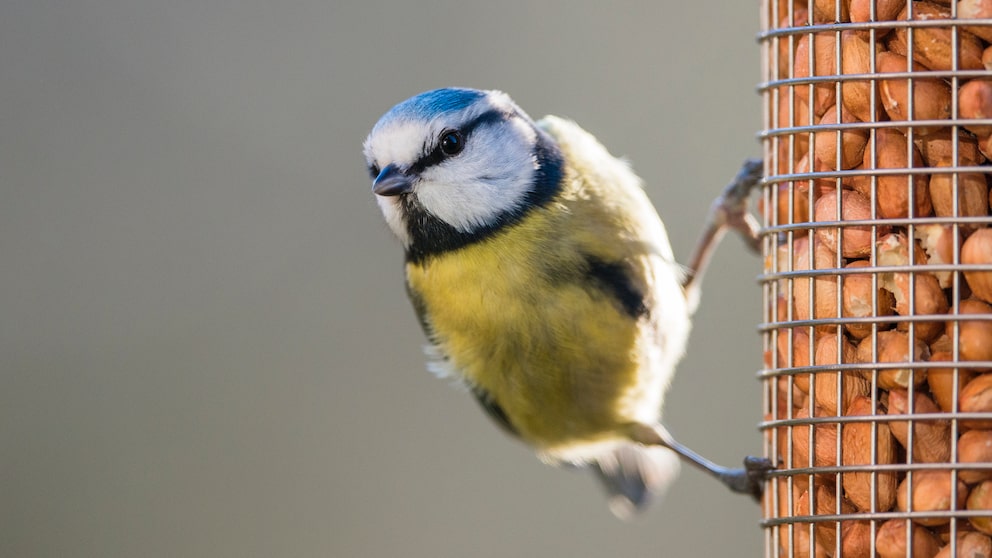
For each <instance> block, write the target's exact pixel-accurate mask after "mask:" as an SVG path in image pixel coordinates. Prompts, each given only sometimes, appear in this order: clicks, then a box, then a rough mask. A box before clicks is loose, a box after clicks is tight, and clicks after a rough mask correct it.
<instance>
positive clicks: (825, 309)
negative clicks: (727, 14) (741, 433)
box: [762, 0, 992, 558]
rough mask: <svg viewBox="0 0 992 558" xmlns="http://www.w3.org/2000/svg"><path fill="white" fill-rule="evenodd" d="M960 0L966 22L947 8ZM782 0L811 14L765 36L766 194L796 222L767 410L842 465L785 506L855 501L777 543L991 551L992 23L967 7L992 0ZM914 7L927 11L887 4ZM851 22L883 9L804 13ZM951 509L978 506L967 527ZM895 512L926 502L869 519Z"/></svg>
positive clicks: (823, 552)
mask: <svg viewBox="0 0 992 558" xmlns="http://www.w3.org/2000/svg"><path fill="white" fill-rule="evenodd" d="M952 4H953V5H954V10H955V12H956V15H957V21H956V23H951V22H950V21H949V23H948V25H947V26H940V25H936V26H935V25H934V24H933V21H934V20H942V19H947V20H951V15H952ZM765 5H766V7H767V9H768V10H769V13H768V18H767V21H769V22H770V25H771V26H772V28H776V27H777V28H789V29H793V30H795V33H787V34H784V35H777V36H776V37H775V38H774V39H765V40H766V41H770V42H771V45H770V46H771V47H772V48H770V49H768V51H767V52H768V54H769V56H770V60H769V61H768V62H769V64H768V65H767V67H768V68H769V70H768V71H769V72H771V75H770V78H769V80H768V81H769V82H770V85H769V88H768V89H767V92H766V96H765V98H766V100H767V102H768V103H769V105H768V107H767V110H766V114H767V115H768V119H769V120H768V128H769V129H770V130H771V131H773V132H774V133H772V134H770V135H769V136H768V137H767V138H766V140H765V143H766V146H767V147H768V149H767V151H766V153H768V157H769V161H768V163H769V168H770V172H769V179H770V180H769V186H768V188H767V190H766V193H765V195H764V196H763V199H762V202H763V209H762V211H763V212H764V217H765V222H766V224H767V225H768V226H769V227H772V228H774V227H777V226H783V225H787V226H788V227H786V228H783V229H782V232H780V233H778V234H776V236H775V239H776V242H775V243H774V245H775V248H776V250H775V252H774V254H766V270H767V271H768V272H770V273H777V272H788V273H786V274H784V275H781V276H779V277H778V278H777V279H775V280H774V285H773V287H774V288H773V289H772V291H771V292H773V293H775V295H776V296H775V297H774V298H773V299H772V300H771V301H770V304H771V305H772V306H773V308H771V309H770V311H769V315H771V316H777V322H779V324H780V325H781V327H780V328H778V329H774V330H773V331H772V332H771V333H770V334H769V335H770V336H771V337H770V343H769V347H770V350H769V352H768V353H766V359H767V361H768V362H767V363H766V364H767V365H768V367H769V368H771V369H780V370H781V373H780V374H778V375H777V376H776V377H775V378H774V379H773V380H772V381H770V382H769V387H770V389H771V390H772V391H773V394H772V395H773V398H772V401H774V405H772V406H771V409H770V410H771V412H770V414H769V416H768V417H767V418H768V419H769V420H771V421H781V420H784V421H790V422H789V423H788V425H786V426H777V427H775V428H774V429H773V431H772V432H769V436H770V439H773V441H774V443H773V444H772V445H773V447H776V448H777V449H778V454H779V455H778V456H777V457H778V458H779V459H780V460H781V463H782V465H783V467H785V468H787V469H804V468H810V467H812V468H826V469H827V470H826V471H813V472H812V473H814V474H812V475H810V474H807V473H797V474H795V475H793V476H791V477H788V482H787V478H786V477H780V478H778V479H776V480H775V481H774V487H775V488H776V489H775V490H774V491H773V492H774V493H775V494H776V497H777V501H775V505H774V506H773V508H774V509H775V510H776V511H777V513H778V514H779V515H778V516H779V517H789V516H807V515H823V514H827V515H834V514H841V515H842V516H848V517H849V518H850V519H842V520H841V521H839V522H832V521H814V522H812V523H806V522H802V521H797V522H796V523H795V529H794V530H793V531H792V532H793V534H794V536H792V537H791V538H789V537H780V541H782V542H781V543H780V546H781V549H780V550H782V551H787V552H791V553H792V555H796V556H809V555H810V554H811V550H812V553H813V554H814V555H815V556H824V557H827V558H830V557H832V556H834V555H837V556H869V552H870V551H869V548H870V547H871V543H872V542H874V548H875V550H876V552H877V555H879V556H882V557H883V558H887V557H889V556H909V555H913V556H924V557H932V556H951V552H952V549H954V548H956V552H957V555H958V556H966V555H967V556H977V555H983V556H990V555H992V538H990V537H989V535H992V217H990V213H992V205H990V204H992V198H990V184H992V181H990V176H992V162H990V159H992V26H990V25H986V24H984V23H983V22H980V21H976V22H974V24H971V25H969V24H967V23H962V22H961V21H960V20H967V19H984V20H987V19H992V0H959V1H956V2H955V1H954V0H946V1H922V0H920V1H917V0H910V1H907V0H822V1H821V0H812V1H806V0H803V1H796V2H793V1H792V0H768V1H767V2H766V3H765ZM907 20H912V21H921V22H922V21H926V22H928V23H927V24H925V25H924V24H921V25H919V26H912V25H909V26H907V25H906V24H904V23H887V22H905V21H907ZM951 21H955V20H951ZM848 22H852V23H872V22H874V23H875V24H874V25H872V26H870V27H871V28H870V29H869V28H868V27H866V26H865V25H854V26H851V27H850V28H849V29H845V28H844V26H843V25H840V26H836V27H834V26H831V27H830V29H829V30H825V31H818V32H813V33H810V32H808V31H806V30H805V29H804V28H805V27H806V26H808V25H819V24H833V23H840V24H844V23H848ZM955 25H956V27H955ZM981 71H986V72H987V73H986V74H984V75H983V74H981V73H980V72H981ZM890 74H891V75H890ZM830 77H836V78H837V79H835V80H831V79H829V78H830ZM908 77H911V79H907V78H908ZM807 78H811V79H810V81H809V82H808V83H794V82H792V81H788V80H797V81H799V80H803V79H807ZM780 80H786V81H784V82H783V83H776V82H778V81H780ZM955 117H956V118H955ZM952 118H955V119H953V120H952ZM796 127H811V128H807V129H806V130H802V131H791V130H790V129H791V128H796ZM810 172H815V173H817V174H816V175H814V176H811V177H809V178H802V177H801V175H802V174H804V173H810ZM784 174H789V175H800V177H795V176H793V177H790V179H788V180H775V176H776V175H784ZM849 222H851V223H850V224H849ZM795 225H800V227H796V226H795ZM983 266H984V267H983ZM958 267H959V268H958ZM808 320H814V322H813V323H800V324H791V323H788V322H789V321H798V322H805V321H808ZM835 366H836V367H835ZM806 367H813V368H812V370H806V369H805V368H806ZM792 368H803V370H801V371H795V372H793V371H791V370H790V369H792ZM956 413H969V414H972V413H988V414H989V416H988V419H985V418H981V417H979V418H968V419H966V418H963V417H962V418H958V416H957V414H956ZM811 417H813V418H811ZM829 417H838V420H836V421H830V420H829ZM954 436H956V439H953V437H954ZM941 463H948V464H954V465H953V466H952V465H948V467H946V468H940V467H939V464H941ZM919 464H926V467H920V466H919ZM935 464H936V467H934V465H935ZM972 464H973V465H972ZM966 465H967V466H973V467H974V468H968V467H966ZM952 471H956V472H953V473H952ZM790 487H791V490H790ZM769 498H771V496H769ZM770 501H771V500H770ZM811 501H812V502H814V505H813V506H811V505H810V503H811ZM953 510H965V511H966V512H967V513H962V514H959V517H957V519H954V521H953V525H954V527H953V529H952V528H951V527H950V525H951V524H952V518H951V515H949V514H948V513H947V512H948V511H953ZM883 512H889V513H891V512H908V513H909V516H908V517H910V518H911V520H906V519H902V518H896V519H890V520H888V521H882V520H875V521H874V522H872V521H868V520H859V519H856V518H857V517H858V515H859V514H869V513H883ZM975 512H978V513H977V514H976V513H975ZM889 517H891V516H889ZM810 525H813V526H814V527H812V528H811V527H810ZM952 533H953V534H954V535H955V536H956V537H957V538H956V539H955V542H954V544H953V545H952V544H950V540H951V536H952ZM810 537H812V538H810ZM872 537H874V540H872ZM909 544H912V548H909V547H908V545H909ZM788 545H791V547H789V548H786V546H788Z"/></svg>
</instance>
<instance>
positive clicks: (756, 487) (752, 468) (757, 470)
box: [720, 455, 775, 501]
mask: <svg viewBox="0 0 992 558" xmlns="http://www.w3.org/2000/svg"><path fill="white" fill-rule="evenodd" d="M773 469H775V465H774V464H773V463H772V462H771V461H770V460H768V459H765V458H763V457H754V456H750V455H749V456H747V457H745V458H744V467H743V468H741V469H728V470H727V471H726V472H725V473H723V474H722V475H720V480H721V481H723V483H724V484H726V485H727V487H728V488H730V490H733V491H734V492H737V493H740V494H750V495H751V496H752V497H753V498H754V499H755V500H759V501H760V500H761V494H762V492H763V490H764V481H765V479H766V478H767V477H768V472H769V471H771V470H773Z"/></svg>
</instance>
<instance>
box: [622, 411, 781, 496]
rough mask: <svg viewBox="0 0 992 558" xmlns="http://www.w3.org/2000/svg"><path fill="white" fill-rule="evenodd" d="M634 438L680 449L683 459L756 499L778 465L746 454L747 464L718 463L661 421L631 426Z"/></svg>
mask: <svg viewBox="0 0 992 558" xmlns="http://www.w3.org/2000/svg"><path fill="white" fill-rule="evenodd" d="M631 438H632V439H633V440H634V441H636V442H639V443H641V444H644V445H648V446H662V447H665V448H668V449H670V450H672V451H674V452H675V453H677V454H678V455H679V456H680V457H681V458H682V459H684V460H686V461H688V462H689V463H692V464H693V465H694V466H696V467H698V468H700V469H702V470H703V471H705V472H707V473H709V474H710V475H712V476H714V477H716V478H717V479H718V480H719V481H720V482H722V483H723V484H724V485H726V486H727V488H729V489H730V490H732V491H734V492H737V493H740V494H750V495H751V496H752V497H753V498H754V499H755V500H759V501H760V500H761V494H762V491H763V485H762V482H763V481H764V480H765V477H767V475H768V471H771V470H772V469H774V468H775V466H774V465H773V464H772V462H771V461H770V460H768V459H765V458H762V457H752V456H748V457H745V458H744V467H742V468H739V469H733V468H730V467H724V466H722V465H717V464H716V463H713V462H712V461H710V460H709V459H706V458H705V457H703V456H701V455H699V454H698V453H696V452H694V451H692V450H691V449H689V448H688V447H686V446H684V445H682V444H681V443H679V441H678V440H676V439H675V437H674V436H672V435H671V433H670V432H668V430H667V429H666V428H665V427H664V426H661V425H660V424H659V425H654V426H648V425H646V424H634V425H632V427H631Z"/></svg>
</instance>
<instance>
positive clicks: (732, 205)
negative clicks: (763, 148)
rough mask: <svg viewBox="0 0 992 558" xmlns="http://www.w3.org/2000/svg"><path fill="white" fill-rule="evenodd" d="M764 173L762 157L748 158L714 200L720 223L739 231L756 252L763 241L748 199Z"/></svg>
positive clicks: (715, 211)
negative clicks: (749, 210) (749, 209)
mask: <svg viewBox="0 0 992 558" xmlns="http://www.w3.org/2000/svg"><path fill="white" fill-rule="evenodd" d="M763 174H764V163H763V162H762V161H761V159H746V160H745V161H744V164H743V165H741V169H740V170H739V171H737V175H736V176H735V177H734V179H733V180H732V181H731V182H730V184H728V185H727V186H726V187H725V188H724V189H723V192H721V193H720V197H718V198H717V199H716V201H714V202H713V213H714V214H715V215H717V216H718V217H717V218H718V219H719V221H720V225H721V226H725V227H729V228H731V229H734V230H736V231H737V232H739V233H740V234H741V236H742V237H744V241H745V242H746V243H747V244H748V246H749V247H750V248H751V249H752V250H754V251H755V252H758V251H760V249H761V242H760V239H759V237H758V228H759V227H758V222H757V220H756V219H755V218H754V216H753V215H751V214H750V213H749V212H748V199H749V198H750V196H751V192H752V191H753V190H754V188H755V187H756V186H758V184H760V183H761V177H762V175H763Z"/></svg>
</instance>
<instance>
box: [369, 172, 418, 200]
mask: <svg viewBox="0 0 992 558" xmlns="http://www.w3.org/2000/svg"><path fill="white" fill-rule="evenodd" d="M412 191H413V179H412V178H410V177H409V176H407V175H406V173H404V172H403V171H401V170H400V169H399V168H397V167H395V166H393V165H386V166H385V167H384V168H383V169H382V172H380V173H379V176H377V177H375V180H374V181H372V193H373V194H375V195H377V196H398V195H400V194H408V193H410V192H412Z"/></svg>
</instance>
